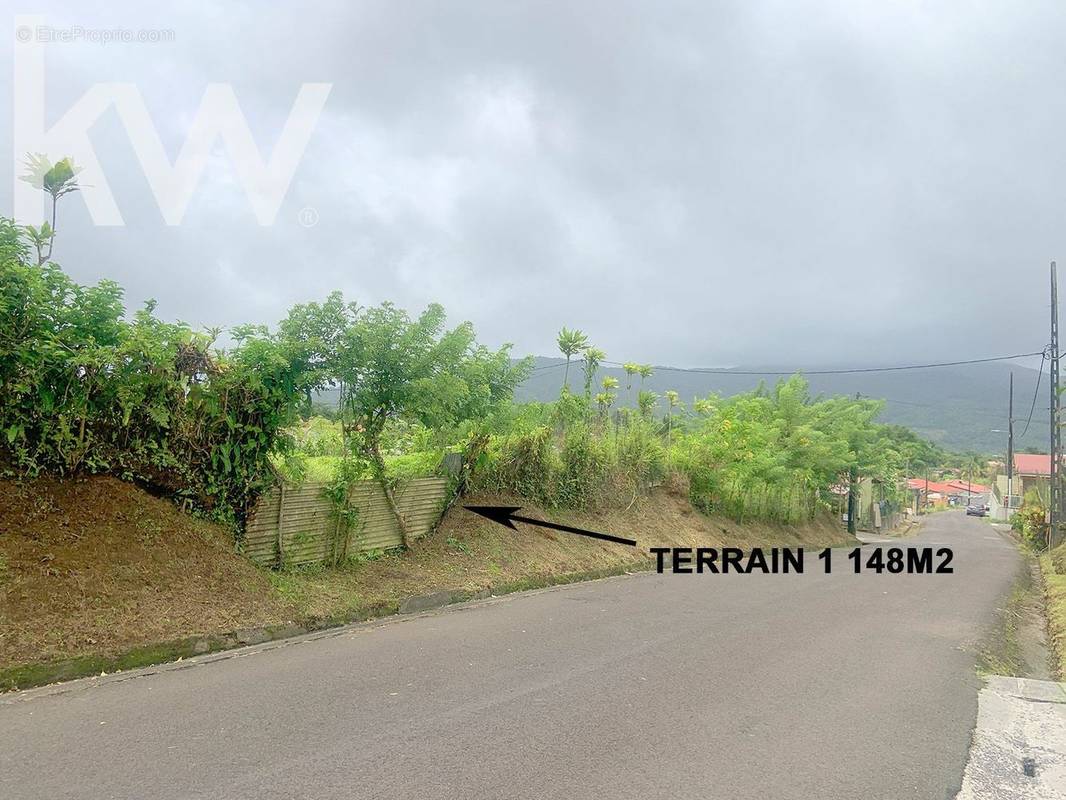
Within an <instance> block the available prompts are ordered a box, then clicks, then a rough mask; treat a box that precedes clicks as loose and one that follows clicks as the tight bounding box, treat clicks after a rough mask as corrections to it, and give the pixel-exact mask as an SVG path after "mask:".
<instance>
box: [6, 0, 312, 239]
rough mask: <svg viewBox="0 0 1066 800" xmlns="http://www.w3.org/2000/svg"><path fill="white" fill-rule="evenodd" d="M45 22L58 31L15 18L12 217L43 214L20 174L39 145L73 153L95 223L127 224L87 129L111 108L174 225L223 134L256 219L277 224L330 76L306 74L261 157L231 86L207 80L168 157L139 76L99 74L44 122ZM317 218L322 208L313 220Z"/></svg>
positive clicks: (60, 154) (38, 20)
mask: <svg viewBox="0 0 1066 800" xmlns="http://www.w3.org/2000/svg"><path fill="white" fill-rule="evenodd" d="M44 29H48V30H51V31H55V30H59V29H56V28H48V26H46V25H45V24H44V18H43V17H39V16H18V17H16V18H15V32H16V33H15V40H16V41H15V53H14V56H15V58H14V131H13V134H14V135H13V137H12V140H13V143H14V149H13V157H14V163H15V170H14V181H13V187H14V215H15V218H16V219H18V220H19V221H20V222H25V223H30V224H38V223H40V222H41V221H42V220H43V219H44V197H43V195H42V194H41V192H39V191H37V190H35V189H34V187H33V186H32V185H30V184H29V183H27V182H26V181H22V180H19V173H20V168H19V165H21V164H22V163H23V161H24V160H25V159H26V157H27V155H28V154H42V155H43V156H46V157H49V158H51V159H53V160H57V159H60V158H64V157H70V158H72V159H73V162H74V163H75V164H77V165H79V167H81V173H80V175H79V184H80V185H81V186H82V187H83V188H82V192H81V195H82V197H83V199H84V200H85V205H86V206H87V208H88V210H89V215H90V217H91V218H92V220H93V223H94V224H96V225H116V226H120V225H123V224H124V221H123V218H122V213H121V212H120V211H119V207H118V203H117V202H116V200H115V197H114V195H113V194H112V192H111V188H110V185H109V184H108V181H107V176H106V175H105V174H104V170H103V168H102V166H101V164H100V161H99V159H98V158H97V156H96V152H95V150H94V148H93V145H92V142H91V141H90V139H89V129H90V128H91V127H92V126H93V124H94V123H95V122H96V121H97V120H98V119H99V118H100V117H101V116H102V115H103V114H104V112H106V111H108V110H110V109H111V108H114V109H115V111H116V112H117V113H118V117H119V119H120V120H121V122H122V124H123V126H124V127H125V129H126V134H127V135H128V136H129V140H130V144H131V145H132V148H133V152H134V154H135V155H136V157H137V160H138V161H139V162H140V165H141V169H142V170H143V172H144V176H145V178H146V180H147V182H148V185H149V187H150V188H151V190H152V194H153V195H154V196H155V199H156V203H157V204H158V205H159V210H160V213H161V214H162V216H163V219H164V221H165V222H166V223H167V224H168V225H179V224H181V221H182V219H183V218H184V216H185V212H186V210H187V209H188V206H189V202H190V201H191V200H192V196H193V193H194V192H195V190H196V187H197V186H198V185H199V183H200V179H201V177H202V176H203V174H204V172H205V170H206V169H207V167H208V163H209V161H210V157H211V151H212V148H213V147H214V145H215V143H216V142H217V141H218V140H219V139H221V141H222V144H223V146H224V148H225V150H226V153H227V155H228V156H229V160H230V163H231V165H232V169H233V173H234V176H235V177H236V180H237V182H238V183H239V184H240V185H241V186H242V187H243V188H244V191H245V195H246V196H247V198H248V202H249V204H250V205H251V207H252V211H253V213H254V214H255V217H256V220H257V221H258V222H259V224H260V225H272V224H273V223H274V220H275V219H276V217H277V214H278V210H279V209H280V207H281V203H282V201H283V200H284V199H285V194H286V193H287V192H288V189H289V185H290V184H291V183H292V179H293V176H294V175H295V173H296V168H297V167H298V166H299V164H300V161H301V159H302V158H303V154H304V150H305V149H306V148H307V144H308V142H309V141H310V138H311V134H312V133H313V132H314V129H315V127H316V125H317V124H318V118H319V116H320V115H321V113H322V109H323V107H324V106H325V104H326V99H327V98H328V97H329V93H330V90H331V89H332V87H333V84H332V83H304V84H302V85H301V86H300V89H299V91H298V92H297V93H296V98H295V100H294V101H293V103H292V107H291V108H290V109H289V115H288V117H287V118H286V119H285V122H284V124H283V126H282V129H281V132H280V134H279V135H278V136H277V137H276V139H275V144H274V146H273V148H272V149H271V151H270V157H269V158H264V157H263V155H262V154H261V153H260V151H259V147H258V145H257V144H256V143H255V139H254V137H253V136H252V132H251V129H250V128H249V126H248V121H247V120H246V119H245V117H244V113H243V112H242V111H241V108H240V104H239V103H238V101H237V95H236V93H235V92H234V90H233V87H232V85H230V84H228V83H209V84H207V86H206V87H205V88H204V93H203V96H202V98H201V100H200V105H199V108H197V109H196V112H195V113H194V114H193V116H192V119H191V122H190V124H189V127H188V133H187V135H186V139H185V142H184V143H183V144H182V146H181V149H180V151H179V152H178V155H177V158H176V159H175V160H174V161H173V163H172V162H171V160H170V158H169V157H168V156H167V152H166V148H164V146H163V142H162V140H161V139H160V136H159V132H158V131H157V130H156V127H155V124H154V123H153V122H152V119H151V117H150V116H149V115H148V109H147V107H146V105H145V102H144V98H143V97H142V96H141V92H140V89H139V88H138V87H137V85H136V84H135V83H94V84H92V85H90V86H89V87H88V89H87V90H86V91H85V93H84V94H83V95H82V96H81V97H80V98H78V100H77V101H76V102H75V103H74V104H73V105H72V106H70V107H69V108H68V109H66V110H65V111H63V112H62V113H61V114H60V115H59V117H58V118H57V119H56V121H55V122H54V124H52V126H51V127H48V126H47V125H46V122H45V64H44V53H45V49H46V47H47V46H48V44H50V43H51V41H49V40H42V39H40V38H38V35H37V33H38V32H39V31H41V30H44ZM63 30H67V29H63ZM80 30H82V31H85V30H87V29H84V28H83V29H80ZM138 34H139V32H138V31H130V35H131V36H136V35H138ZM71 41H73V40H71ZM111 41H113V42H115V41H121V40H120V39H112V40H111ZM138 41H139V40H138ZM49 111H50V112H51V111H52V109H49ZM268 138H274V137H268ZM308 221H309V219H308V218H305V217H304V216H303V212H301V217H300V222H301V224H303V225H305V226H309V225H308ZM317 221H318V218H317V213H316V214H315V215H314V219H313V221H311V222H310V224H311V225H313V224H315V223H316V222H317Z"/></svg>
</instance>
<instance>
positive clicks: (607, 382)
mask: <svg viewBox="0 0 1066 800" xmlns="http://www.w3.org/2000/svg"><path fill="white" fill-rule="evenodd" d="M617 388H618V378H613V377H611V376H610V375H608V376H606V377H604V379H603V391H602V392H600V393H599V394H597V395H596V404H597V405H598V406H599V407H600V414H602V415H603V416H604V417H606V416H607V412H609V411H610V410H611V406H612V405H614V401H615V398H616V397H617V396H618V395H617V394H616V393H615V392H614V390H615V389H617Z"/></svg>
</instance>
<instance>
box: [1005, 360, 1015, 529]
mask: <svg viewBox="0 0 1066 800" xmlns="http://www.w3.org/2000/svg"><path fill="white" fill-rule="evenodd" d="M1013 494H1014V373H1013V372H1011V374H1010V395H1009V399H1008V400H1007V506H1006V509H1007V510H1006V513H1005V514H1004V516H1003V519H1004V520H1009V519H1010V498H1011V495H1013Z"/></svg>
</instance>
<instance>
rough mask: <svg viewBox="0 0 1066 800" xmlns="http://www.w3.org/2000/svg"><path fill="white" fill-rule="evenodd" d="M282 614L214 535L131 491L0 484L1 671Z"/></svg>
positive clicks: (228, 543) (121, 486) (227, 539)
mask: <svg viewBox="0 0 1066 800" xmlns="http://www.w3.org/2000/svg"><path fill="white" fill-rule="evenodd" d="M290 617H291V610H290V609H289V608H288V607H287V606H286V605H285V603H284V602H283V601H281V600H280V599H279V598H278V597H277V595H276V594H275V593H274V592H273V591H272V590H271V587H270V581H269V579H268V578H267V576H266V575H264V574H263V573H261V572H260V571H259V570H257V569H256V568H255V567H254V566H252V565H251V564H250V563H249V562H247V561H246V560H245V559H243V558H242V557H241V556H239V555H237V554H236V553H235V552H234V548H233V538H232V536H230V535H229V534H228V533H227V532H226V530H225V529H223V528H221V527H219V526H216V525H211V524H210V523H207V522H203V521H200V520H196V519H193V518H192V517H190V516H188V515H186V514H183V513H181V512H180V511H179V510H178V509H177V508H176V507H175V506H174V505H172V504H171V503H168V502H166V501H164V500H160V499H157V498H155V497H152V496H150V495H148V494H147V493H145V492H143V491H142V490H140V489H139V488H137V487H136V486H133V485H131V484H128V483H123V482H122V481H119V480H116V479H114V478H108V477H92V478H85V479H75V480H54V479H48V478H41V479H38V480H34V481H26V482H16V481H11V480H0V668H2V667H4V666H7V665H10V664H14V663H21V662H26V661H47V660H52V659H56V658H66V657H71V656H78V655H83V654H90V653H91V654H111V653H118V652H121V651H123V650H127V649H129V648H132V647H135V646H138V645H143V644H149V643H155V642H159V641H165V640H169V639H174V638H179V637H184V636H188V635H191V634H208V633H216V632H224V631H231V630H233V629H235V628H240V627H243V626H246V625H251V624H262V623H272V622H283V621H285V620H287V619H289V618H290Z"/></svg>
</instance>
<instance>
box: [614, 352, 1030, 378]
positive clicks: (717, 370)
mask: <svg viewBox="0 0 1066 800" xmlns="http://www.w3.org/2000/svg"><path fill="white" fill-rule="evenodd" d="M1042 355H1045V353H1044V351H1037V352H1035V353H1015V354H1013V355H1009V356H990V357H988V358H970V359H966V360H963V361H939V362H935V363H930V364H905V365H901V366H894V367H852V368H849V369H811V370H807V369H799V368H797V369H794V370H789V371H772V370H738V369H730V368H728V367H662V366H656V367H655V369H656V370H659V371H663V372H693V373H700V374H709V375H795V374H796V373H797V372H799V373H801V374H803V375H853V374H856V373H864V372H898V371H900V370H908V369H934V368H936V367H961V366H966V365H968V364H986V363H988V362H990V361H1011V360H1013V359H1017V358H1034V357H1036V356H1042ZM602 363H604V364H610V365H611V366H618V367H620V366H623V364H622V362H620V361H606V360H605V361H603V362H602Z"/></svg>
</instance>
